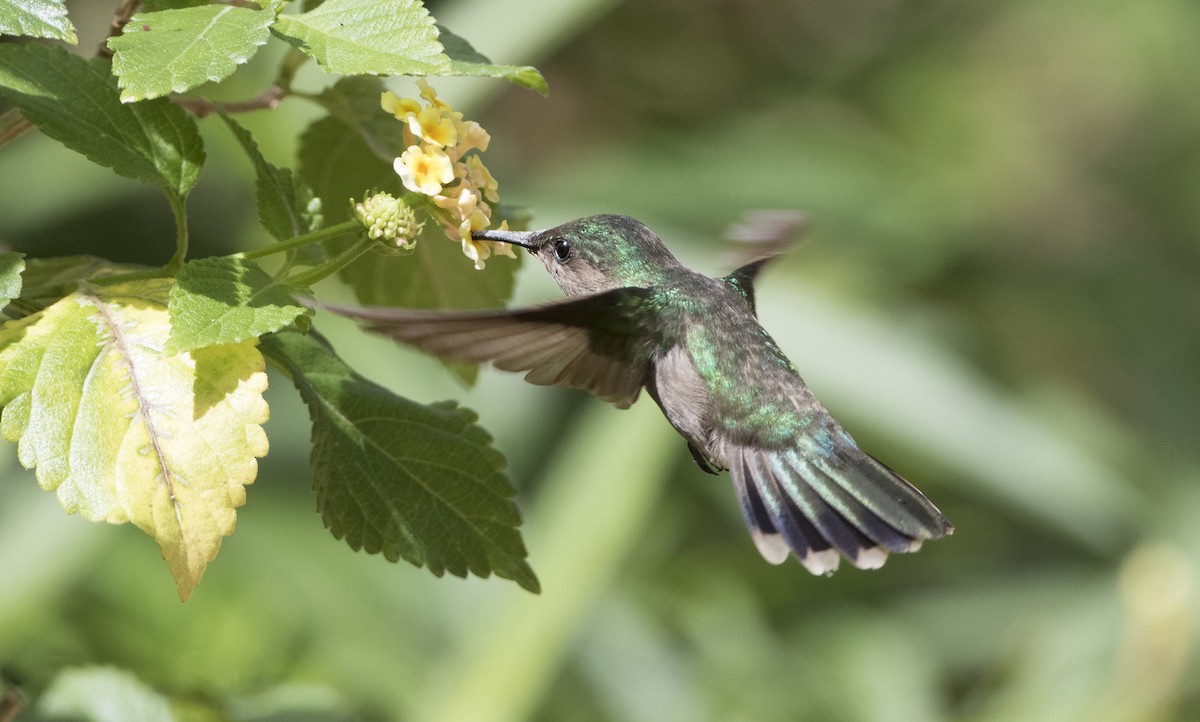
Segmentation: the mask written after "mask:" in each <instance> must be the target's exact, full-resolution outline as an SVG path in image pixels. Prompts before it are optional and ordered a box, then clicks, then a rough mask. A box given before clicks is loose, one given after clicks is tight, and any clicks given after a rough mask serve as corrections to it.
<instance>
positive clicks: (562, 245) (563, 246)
mask: <svg viewBox="0 0 1200 722" xmlns="http://www.w3.org/2000/svg"><path fill="white" fill-rule="evenodd" d="M570 255H571V242H570V241H568V240H564V239H561V238H560V239H559V240H557V241H555V242H554V257H555V258H557V259H558V260H560V261H565V260H567V258H568V257H569V256H570Z"/></svg>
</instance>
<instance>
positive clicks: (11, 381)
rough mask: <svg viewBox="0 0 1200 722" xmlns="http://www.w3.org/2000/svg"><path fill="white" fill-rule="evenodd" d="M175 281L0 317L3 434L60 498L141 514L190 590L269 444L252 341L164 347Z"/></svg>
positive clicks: (78, 508) (128, 517)
mask: <svg viewBox="0 0 1200 722" xmlns="http://www.w3.org/2000/svg"><path fill="white" fill-rule="evenodd" d="M170 286H171V282H170V280H168V279H155V280H148V281H139V282H133V283H127V284H124V285H121V286H109V287H95V288H92V289H89V290H83V291H78V292H76V293H73V294H72V295H70V296H67V297H66V298H63V299H62V300H60V301H58V302H57V303H55V304H54V305H52V306H50V307H48V308H46V309H45V310H43V311H41V312H40V313H37V314H34V315H32V316H28V317H26V318H23V319H20V320H18V321H11V322H9V323H7V324H5V325H4V326H3V327H0V349H2V350H0V405H2V406H3V407H4V410H3V414H0V433H3V435H4V438H6V439H8V440H9V441H16V442H18V445H17V454H18V458H19V459H20V461H21V463H22V464H23V465H24V466H25V467H26V468H31V469H32V468H36V470H37V479H38V483H39V484H41V486H42V487H43V488H44V489H46V490H48V491H54V492H56V493H57V494H58V498H59V501H60V502H61V503H62V505H63V508H65V509H66V510H67V512H69V513H72V514H74V513H76V512H78V513H79V514H81V515H83V516H84V517H85V518H87V519H90V520H93V521H99V520H104V521H108V522H111V523H114V524H119V523H123V522H126V521H131V522H133V523H134V524H136V525H137V526H138V527H139V528H140V529H142V531H144V532H146V533H147V534H149V535H150V536H152V537H153V538H154V540H155V541H156V542H158V546H159V548H160V549H161V550H162V554H163V558H164V559H166V561H167V564H168V565H169V566H170V569H171V574H172V575H174V577H175V582H176V584H177V585H178V587H179V596H180V598H182V599H185V600H186V599H187V598H188V596H190V595H191V593H192V591H193V590H194V589H195V587H196V584H197V583H198V582H199V581H200V577H201V576H202V575H203V574H204V569H205V567H206V566H207V565H208V563H209V562H210V561H212V560H213V559H214V558H216V556H217V551H218V550H219V549H220V547H221V540H222V539H223V538H224V537H226V536H228V535H229V534H231V533H232V532H233V528H234V524H235V523H236V514H235V509H236V508H237V507H239V506H241V505H242V504H243V503H245V501H246V490H245V486H246V485H247V484H250V483H252V482H253V481H254V477H255V476H256V475H257V473H258V461H257V458H258V457H261V456H263V455H265V454H266V453H267V438H266V435H265V434H264V433H263V430H262V427H261V424H262V423H263V422H264V421H266V420H267V403H266V401H264V400H263V397H262V393H263V391H265V390H266V388H267V377H266V374H265V373H264V362H263V357H262V354H260V353H259V351H258V348H257V347H256V346H255V340H253V339H252V340H249V341H246V342H243V343H237V344H226V345H222V346H211V347H208V348H205V349H201V350H198V351H193V352H190V353H181V354H177V355H173V356H166V355H164V354H163V348H164V346H165V345H166V343H167V339H168V338H169V336H170V332H171V327H170V322H169V317H168V314H167V306H166V304H167V294H168V292H169V290H170Z"/></svg>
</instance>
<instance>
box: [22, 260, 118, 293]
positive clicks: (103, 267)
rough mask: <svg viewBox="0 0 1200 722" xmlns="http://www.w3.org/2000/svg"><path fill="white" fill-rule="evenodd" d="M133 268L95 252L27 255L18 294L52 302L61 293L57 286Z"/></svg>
mask: <svg viewBox="0 0 1200 722" xmlns="http://www.w3.org/2000/svg"><path fill="white" fill-rule="evenodd" d="M133 270H138V269H137V267H134V266H128V265H123V264H117V263H113V262H112V261H108V260H105V259H103V258H98V257H96V256H55V257H53V258H30V259H28V260H27V261H25V272H24V273H23V274H22V278H23V283H22V288H21V297H22V298H25V299H27V300H31V301H35V302H37V301H46V302H47V303H52V302H54V301H57V300H58V299H59V298H61V297H62V296H63V294H62V293H59V292H57V291H56V289H57V288H58V287H60V286H64V285H67V284H73V283H76V282H78V281H83V280H87V279H91V278H99V277H102V276H111V275H113V274H114V273H126V272H129V271H133Z"/></svg>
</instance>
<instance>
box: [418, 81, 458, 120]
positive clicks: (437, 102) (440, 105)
mask: <svg viewBox="0 0 1200 722" xmlns="http://www.w3.org/2000/svg"><path fill="white" fill-rule="evenodd" d="M417 87H418V88H420V89H421V97H422V98H424V99H425V101H426V102H427V103H429V104H430V105H431V106H433V107H434V108H437V109H438V110H444V111H446V112H447V113H451V112H453V111H454V108H451V107H450V104H449V103H447V102H445V101H443V100H441V99H439V98H438V97H437V91H436V90H434V89H433V86H432V85H430V84H429V81H428V80H426V79H425V78H418V79H417ZM460 117H461V116H460Z"/></svg>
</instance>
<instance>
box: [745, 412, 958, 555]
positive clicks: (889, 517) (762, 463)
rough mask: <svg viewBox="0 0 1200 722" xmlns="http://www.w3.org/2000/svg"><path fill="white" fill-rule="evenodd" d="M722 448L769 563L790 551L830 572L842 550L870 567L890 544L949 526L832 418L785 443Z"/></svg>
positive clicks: (907, 547) (909, 547) (903, 544)
mask: <svg viewBox="0 0 1200 722" xmlns="http://www.w3.org/2000/svg"><path fill="white" fill-rule="evenodd" d="M726 454H727V463H728V465H729V471H730V474H731V475H732V477H733V483H734V487H735V489H736V491H737V494H738V499H739V500H740V501H741V507H742V516H743V518H744V519H745V521H746V525H747V526H748V527H749V529H750V533H751V536H752V537H753V538H754V542H755V545H756V546H757V547H758V550H759V552H760V553H761V554H762V556H763V558H765V559H766V560H767V561H769V562H771V563H773V564H779V563H782V562H783V561H784V560H785V559H786V558H787V556H788V553H789V552H791V553H794V554H795V555H796V557H797V558H798V559H799V560H800V562H801V563H802V564H803V565H804V566H805V568H807V569H808V570H809V571H810V572H812V573H813V574H829V573H832V572H833V571H834V570H835V569H837V567H838V561H839V559H840V557H841V556H844V557H846V558H847V559H849V560H850V562H851V563H852V564H854V565H855V566H856V567H859V568H860V569H876V568H878V567H880V566H882V565H883V563H884V561H885V560H886V559H887V555H888V553H889V552H913V551H916V550H917V549H919V548H920V547H921V543H922V542H923V541H924V540H926V539H936V538H938V537H941V536H944V535H946V534H950V533H952V532H953V531H954V529H953V527H952V526H950V523H949V522H947V521H946V518H945V517H944V516H942V513H941V512H940V511H938V509H937V507H935V506H934V505H933V504H932V503H931V502H930V501H929V500H928V499H927V498H925V495H924V494H922V493H921V492H920V491H918V490H917V489H916V487H914V486H912V485H911V484H909V483H908V482H907V481H905V480H904V479H903V478H902V477H901V476H900V475H899V474H897V473H896V472H894V471H892V470H891V469H890V468H888V467H887V466H886V465H885V464H883V463H882V462H880V461H879V460H877V459H875V458H874V457H873V456H871V455H870V454H867V453H866V452H864V451H862V450H861V449H860V448H859V447H858V445H857V444H856V443H855V442H854V440H853V439H852V438H851V437H850V435H849V434H847V433H846V432H845V431H844V430H843V429H842V428H841V427H840V426H839V425H838V424H837V423H836V422H834V421H833V420H832V419H831V418H830V419H829V423H828V424H827V425H824V426H823V427H822V428H821V429H819V430H818V431H817V432H816V433H804V434H800V435H798V436H797V437H796V439H795V441H794V443H793V444H792V445H790V446H788V447H783V448H764V447H762V446H758V445H754V444H745V445H739V444H730V445H729V446H727V447H726Z"/></svg>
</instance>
